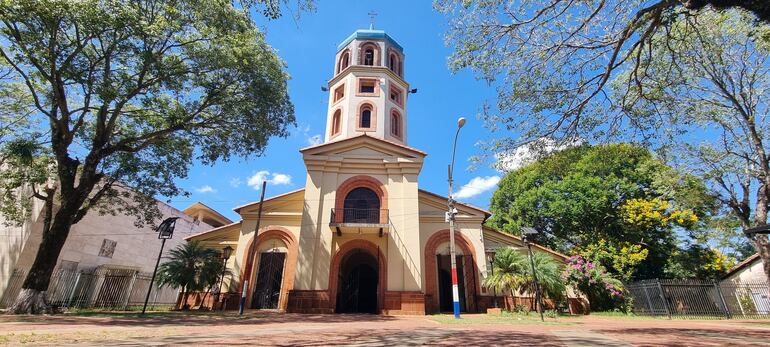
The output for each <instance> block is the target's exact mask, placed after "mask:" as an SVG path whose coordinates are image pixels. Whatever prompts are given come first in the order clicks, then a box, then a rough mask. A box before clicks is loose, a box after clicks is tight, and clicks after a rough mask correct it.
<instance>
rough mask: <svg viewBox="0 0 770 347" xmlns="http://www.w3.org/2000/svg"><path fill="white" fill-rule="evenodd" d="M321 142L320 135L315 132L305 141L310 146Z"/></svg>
mask: <svg viewBox="0 0 770 347" xmlns="http://www.w3.org/2000/svg"><path fill="white" fill-rule="evenodd" d="M321 142H322V139H321V135H320V134H316V135H313V136H310V137H308V138H307V143H308V144H309V145H311V146H315V145H320V144H321Z"/></svg>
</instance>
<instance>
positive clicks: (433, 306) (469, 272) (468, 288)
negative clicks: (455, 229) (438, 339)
mask: <svg viewBox="0 0 770 347" xmlns="http://www.w3.org/2000/svg"><path fill="white" fill-rule="evenodd" d="M455 245H456V247H455V250H456V252H457V253H456V254H457V258H456V261H457V277H458V278H457V280H458V281H457V282H458V287H459V288H458V294H459V296H460V310H461V311H467V312H475V311H476V308H477V306H478V305H477V303H476V300H477V293H478V291H479V289H478V288H479V280H478V269H477V267H476V261H475V259H476V254H475V253H474V249H473V247H472V243H471V242H470V241H469V240H468V239H466V238H465V236H464V235H462V234H461V233H455ZM424 252H425V253H424V254H425V255H424V256H425V258H424V259H425V297H426V301H425V311H426V313H437V312H442V311H451V310H452V306H450V305H451V303H452V302H451V300H452V284H451V283H452V282H451V281H452V277H451V272H450V267H451V266H450V258H449V231H448V230H440V231H437V232H435V233H434V234H433V235H432V236H431V237H430V238H428V241H427V242H426V243H425V251H424Z"/></svg>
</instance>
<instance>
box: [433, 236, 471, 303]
mask: <svg viewBox="0 0 770 347" xmlns="http://www.w3.org/2000/svg"><path fill="white" fill-rule="evenodd" d="M463 259H464V254H463V252H462V249H458V250H456V254H455V260H456V265H457V292H458V295H459V298H460V311H462V312H466V311H467V307H468V306H467V302H466V297H465V268H464V266H463V265H464V261H463ZM436 271H437V274H438V297H439V311H440V312H452V310H454V305H453V301H452V300H453V298H452V263H451V257H450V252H449V242H445V243H443V244H441V245H439V246H438V248H437V250H436Z"/></svg>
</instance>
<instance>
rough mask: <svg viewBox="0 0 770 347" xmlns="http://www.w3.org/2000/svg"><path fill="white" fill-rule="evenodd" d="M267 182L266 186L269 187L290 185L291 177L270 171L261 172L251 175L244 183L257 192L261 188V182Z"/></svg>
mask: <svg viewBox="0 0 770 347" xmlns="http://www.w3.org/2000/svg"><path fill="white" fill-rule="evenodd" d="M263 181H267V184H271V185H289V184H291V176H289V175H287V174H282V173H278V172H273V173H270V171H267V170H262V171H258V172H257V173H255V174H253V175H251V177H249V180H248V181H246V185H248V186H249V187H252V188H254V189H255V190H259V189H260V188H261V187H262V182H263Z"/></svg>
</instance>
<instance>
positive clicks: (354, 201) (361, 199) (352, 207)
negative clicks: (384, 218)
mask: <svg viewBox="0 0 770 347" xmlns="http://www.w3.org/2000/svg"><path fill="white" fill-rule="evenodd" d="M343 211H344V213H343V216H344V217H343V222H345V223H379V222H380V197H379V196H378V195H377V193H375V192H374V191H373V190H371V189H369V188H366V187H358V188H354V189H353V190H351V191H350V192H349V193H348V194H347V195H345V202H344V205H343Z"/></svg>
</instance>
